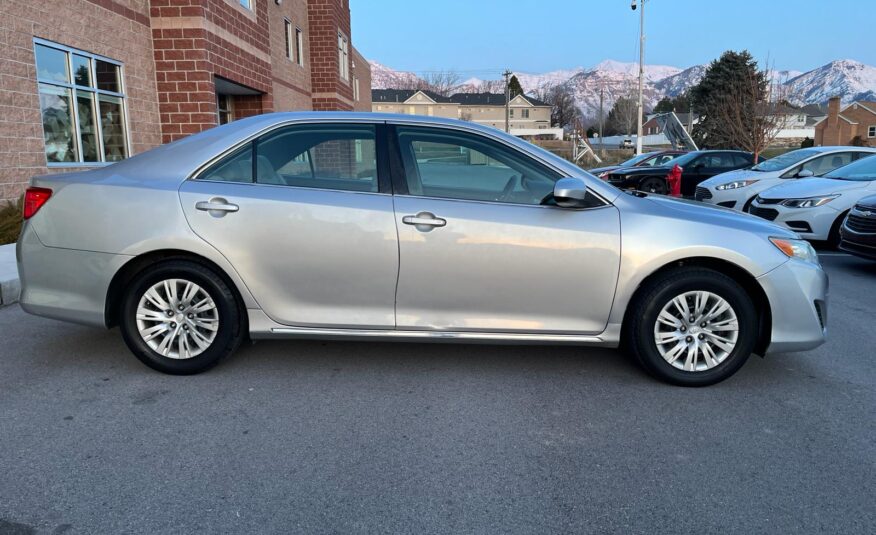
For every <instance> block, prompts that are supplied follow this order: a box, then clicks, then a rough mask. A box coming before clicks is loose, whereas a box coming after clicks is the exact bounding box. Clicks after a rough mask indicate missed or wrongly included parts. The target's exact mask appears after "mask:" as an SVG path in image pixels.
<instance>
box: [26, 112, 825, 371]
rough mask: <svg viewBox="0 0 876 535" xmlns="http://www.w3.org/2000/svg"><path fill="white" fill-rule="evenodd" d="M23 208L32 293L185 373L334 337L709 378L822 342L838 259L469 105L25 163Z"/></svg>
mask: <svg viewBox="0 0 876 535" xmlns="http://www.w3.org/2000/svg"><path fill="white" fill-rule="evenodd" d="M24 217H25V220H26V221H25V224H24V226H23V229H22V234H21V237H20V239H19V241H18V246H17V247H18V249H17V255H18V264H19V271H20V274H21V282H22V293H21V304H22V307H23V308H24V309H25V310H26V311H28V312H31V313H33V314H38V315H42V316H47V317H51V318H57V319H61V320H66V321H72V322H78V323H82V324H86V325H91V326H94V327H102V328H111V327H114V326H118V327H119V328H120V330H121V334H122V337H123V338H124V340H125V342H126V344H127V345H128V347H129V348H130V349H131V351H132V352H133V353H134V355H136V356H137V358H139V359H140V360H141V361H142V362H143V363H145V364H146V365H148V366H150V367H152V368H154V369H156V370H160V371H162V372H166V373H172V374H192V373H197V372H201V371H204V370H206V369H208V368H210V367H211V366H214V365H215V364H216V363H218V362H219V361H221V360H222V359H223V358H225V357H227V356H228V355H230V354H231V353H233V352H234V350H235V349H236V348H237V347H238V346H239V345H240V344H241V342H243V341H244V340H247V339H259V338H332V339H359V340H402V341H421V342H423V341H446V342H468V343H471V342H482V343H505V344H529V343H541V344H575V345H581V346H608V347H616V346H619V345H622V346H623V347H624V348H625V349H626V350H627V351H628V352H629V353H631V354H632V355H633V356H635V358H636V360H638V362H639V363H641V365H642V366H643V367H644V368H645V369H646V370H647V371H649V372H650V373H652V374H653V375H655V376H656V377H658V378H661V379H663V380H665V381H668V382H671V383H675V384H679V385H690V386H700V385H708V384H712V383H715V382H718V381H721V380H723V379H725V378H727V377H729V376H730V375H732V374H733V373H734V372H736V371H737V370H738V369H739V368H740V367H741V366H742V365H743V364H744V363H745V361H746V359H748V357H749V356H750V355H751V354H752V353H756V354H760V355H763V354H765V353H766V352H768V351H772V352H779V351H800V350H807V349H811V348H814V347H816V346H818V345H820V344H822V343H823V342H824V339H825V332H826V331H825V321H826V318H827V309H826V303H827V277H826V275H825V273H824V271H823V270H822V268H821V266H820V265H819V261H818V258H817V256H816V254H815V252H814V251H813V250H812V248H811V247H810V246H809V244H808V243H807V242H805V241H801V240H800V239H799V238H798V237H797V236H796V235H795V234H794V233H793V232H791V231H789V230H787V229H783V228H780V227H778V226H776V225H774V224H772V223H769V222H767V221H764V220H762V219H758V218H754V217H750V216H747V215H744V214H737V213H734V212H732V211H729V210H723V209H717V208H713V207H708V206H703V205H701V204H700V203H694V202H686V201H678V200H673V199H668V198H664V197H660V196H649V195H647V194H643V193H635V194H628V193H623V192H621V191H620V190H618V189H616V188H614V187H613V186H611V185H610V184H607V183H605V182H603V181H602V180H599V179H597V178H596V177H594V176H592V175H590V174H588V173H586V172H584V171H582V170H581V169H579V168H578V167H576V166H574V165H572V164H570V163H568V162H566V161H565V160H562V159H560V158H558V157H555V156H553V155H552V154H550V153H548V152H545V151H543V150H541V149H539V148H537V147H535V146H533V145H531V144H529V143H526V142H524V141H522V140H520V139H517V138H514V137H511V136H508V135H506V134H504V133H502V132H500V131H498V130H495V129H492V128H488V127H482V126H478V125H475V124H472V123H469V122H461V121H454V120H445V119H438V118H431V117H412V116H408V115H383V114H374V113H362V114H358V113H275V114H266V115H260V116H256V117H251V118H248V119H243V120H240V121H236V122H233V123H230V124H227V125H223V126H220V127H218V128H213V129H211V130H208V131H205V132H202V133H200V134H196V135H193V136H189V137H187V138H184V139H182V140H179V141H176V142H174V143H171V144H168V145H164V146H162V147H159V148H156V149H154V150H151V151H149V152H145V153H142V154H140V155H137V156H134V157H132V158H129V159H127V160H125V161H122V162H119V163H116V164H113V165H111V166H107V167H103V168H99V169H97V170H92V171H86V172H79V173H70V174H54V175H48V176H41V177H36V178H34V179H33V180H32V185H31V187H30V188H29V189H28V190H27V193H26V200H25V205H24ZM294 348H295V346H290V351H293V352H294V350H295V349H294ZM533 355H534V358H537V354H535V353H534V354H533Z"/></svg>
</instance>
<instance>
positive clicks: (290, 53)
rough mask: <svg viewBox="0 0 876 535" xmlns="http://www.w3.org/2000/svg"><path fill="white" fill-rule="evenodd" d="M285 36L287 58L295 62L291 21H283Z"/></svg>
mask: <svg viewBox="0 0 876 535" xmlns="http://www.w3.org/2000/svg"><path fill="white" fill-rule="evenodd" d="M283 36H284V37H285V38H286V57H287V58H289V59H290V60H293V61H294V60H295V54H294V51H293V50H292V43H293V41H292V37H293V36H292V21H291V20H289V19H284V20H283Z"/></svg>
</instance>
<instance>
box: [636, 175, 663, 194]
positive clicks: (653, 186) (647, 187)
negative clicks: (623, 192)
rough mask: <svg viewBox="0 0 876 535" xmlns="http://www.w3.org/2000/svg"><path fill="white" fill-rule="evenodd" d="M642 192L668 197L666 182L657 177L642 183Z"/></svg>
mask: <svg viewBox="0 0 876 535" xmlns="http://www.w3.org/2000/svg"><path fill="white" fill-rule="evenodd" d="M642 191H646V192H648V193H656V194H657V195H666V191H667V188H666V180H664V179H662V178H656V177H654V178H648V179H646V180H644V181H643V182H642Z"/></svg>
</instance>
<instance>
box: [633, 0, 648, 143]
mask: <svg viewBox="0 0 876 535" xmlns="http://www.w3.org/2000/svg"><path fill="white" fill-rule="evenodd" d="M645 1H646V0H641V5H642V9H641V10H639V105H638V113H639V121H638V130H637V131H636V154H637V155H638V154H642V120H643V119H644V108H643V104H642V97H643V92H644V90H645ZM630 7H631V8H633V10H635V9H636V0H632V4H631V5H630Z"/></svg>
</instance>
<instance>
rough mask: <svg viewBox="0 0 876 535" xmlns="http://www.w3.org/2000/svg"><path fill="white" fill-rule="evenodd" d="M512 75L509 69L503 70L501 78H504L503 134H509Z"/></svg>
mask: <svg viewBox="0 0 876 535" xmlns="http://www.w3.org/2000/svg"><path fill="white" fill-rule="evenodd" d="M512 74H513V73H512V72H511V71H510V70H509V69H505V72H503V73H502V76H504V77H505V132H506V133H510V132H511V86H510V85H509V84H510V82H511V75H512Z"/></svg>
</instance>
